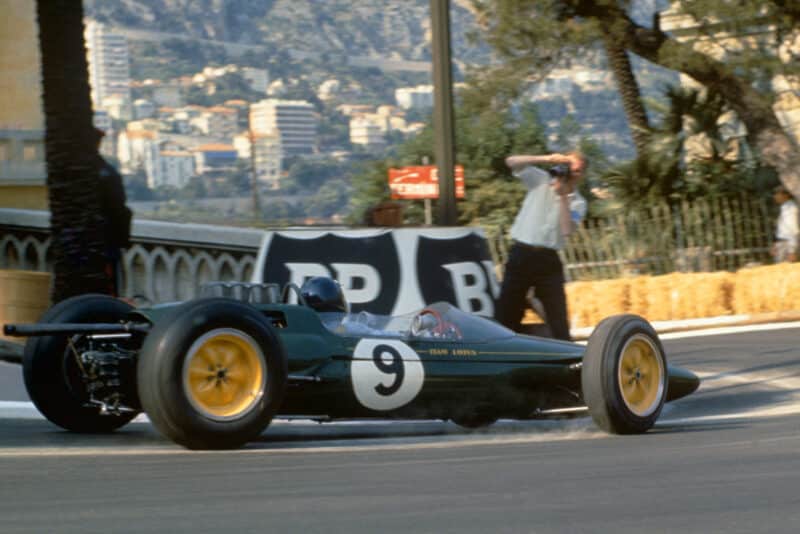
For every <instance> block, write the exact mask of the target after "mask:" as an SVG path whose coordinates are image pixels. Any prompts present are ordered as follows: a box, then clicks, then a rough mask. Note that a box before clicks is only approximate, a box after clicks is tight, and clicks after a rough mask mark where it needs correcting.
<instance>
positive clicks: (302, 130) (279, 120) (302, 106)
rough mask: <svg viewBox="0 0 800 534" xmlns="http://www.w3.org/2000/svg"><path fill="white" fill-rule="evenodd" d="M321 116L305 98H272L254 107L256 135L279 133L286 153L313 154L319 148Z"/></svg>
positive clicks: (286, 154) (251, 126) (253, 126)
mask: <svg viewBox="0 0 800 534" xmlns="http://www.w3.org/2000/svg"><path fill="white" fill-rule="evenodd" d="M317 123H318V120H317V115H316V113H315V111H314V106H312V105H311V104H310V103H309V102H306V101H304V100H280V99H275V98H268V99H266V100H261V101H260V102H258V103H256V104H252V105H251V106H250V128H251V129H252V130H253V133H254V134H257V135H258V134H277V135H278V139H279V141H280V146H281V150H282V153H283V155H284V156H295V155H304V154H311V153H313V152H315V151H316V147H317Z"/></svg>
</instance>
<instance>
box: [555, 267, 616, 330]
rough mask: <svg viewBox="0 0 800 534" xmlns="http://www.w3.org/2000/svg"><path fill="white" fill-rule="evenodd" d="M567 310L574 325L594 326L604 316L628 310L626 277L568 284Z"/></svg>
mask: <svg viewBox="0 0 800 534" xmlns="http://www.w3.org/2000/svg"><path fill="white" fill-rule="evenodd" d="M566 291H567V310H568V313H569V315H570V324H571V326H574V327H581V326H594V325H596V324H597V323H599V322H600V321H601V320H602V319H603V318H605V317H607V316H609V315H614V314H618V313H626V312H627V310H628V295H629V290H628V282H627V280H625V279H619V280H602V281H597V282H571V283H569V284H567V286H566Z"/></svg>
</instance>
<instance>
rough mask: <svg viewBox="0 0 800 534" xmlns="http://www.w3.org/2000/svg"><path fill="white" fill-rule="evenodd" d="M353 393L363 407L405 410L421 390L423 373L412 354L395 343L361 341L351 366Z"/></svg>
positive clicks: (405, 346) (408, 349)
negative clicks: (401, 408)
mask: <svg viewBox="0 0 800 534" xmlns="http://www.w3.org/2000/svg"><path fill="white" fill-rule="evenodd" d="M350 377H351V379H352V381H353V392H354V393H355V395H356V399H358V402H360V403H361V405H362V406H364V407H366V408H369V409H371V410H378V411H387V410H394V409H395V408H400V407H401V406H405V405H406V404H408V403H409V402H411V401H412V400H414V398H415V397H416V396H417V395H418V394H419V392H420V390H422V383H423V382H424V381H425V369H424V368H423V366H422V362H421V361H420V359H419V355H418V354H417V353H416V352H414V350H413V349H412V348H411V347H409V346H408V345H406V344H405V343H403V342H402V341H399V340H397V339H362V340H361V341H359V342H358V345H356V348H355V350H354V351H353V361H352V363H351V365H350Z"/></svg>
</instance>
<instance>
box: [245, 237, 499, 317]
mask: <svg viewBox="0 0 800 534" xmlns="http://www.w3.org/2000/svg"><path fill="white" fill-rule="evenodd" d="M312 276H330V277H332V278H336V279H337V280H338V281H339V283H340V284H341V285H342V288H343V289H344V292H345V295H346V297H347V300H348V302H350V305H351V309H352V311H354V312H359V311H362V310H365V311H368V312H370V313H376V314H382V315H402V314H404V313H409V312H412V311H415V310H418V309H420V308H422V307H424V306H425V305H426V304H430V303H433V302H437V301H442V300H443V301H447V302H450V303H452V304H454V305H456V306H458V307H459V308H461V309H462V310H464V311H468V312H471V313H475V314H478V315H484V316H488V317H491V316H492V315H493V314H494V303H495V299H496V298H497V296H498V294H499V291H500V288H499V286H498V284H497V279H496V278H495V274H494V264H493V263H492V258H491V255H490V253H489V246H488V243H487V242H486V238H485V236H484V234H483V231H482V230H481V229H479V228H399V229H388V228H378V229H372V228H370V229H363V230H287V231H281V232H267V233H266V235H265V236H264V240H263V241H262V244H261V250H260V251H259V255H258V259H257V261H256V266H255V269H254V272H253V282H268V283H275V284H279V285H280V286H281V287H283V286H284V285H285V284H287V283H289V282H291V283H294V284H297V285H298V286H300V285H302V284H303V282H304V281H305V280H306V279H307V278H309V277H312Z"/></svg>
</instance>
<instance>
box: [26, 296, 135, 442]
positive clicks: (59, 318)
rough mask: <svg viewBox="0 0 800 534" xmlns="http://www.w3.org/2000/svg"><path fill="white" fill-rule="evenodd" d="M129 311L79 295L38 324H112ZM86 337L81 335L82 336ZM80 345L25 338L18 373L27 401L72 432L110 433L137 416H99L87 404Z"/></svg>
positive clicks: (106, 299)
mask: <svg viewBox="0 0 800 534" xmlns="http://www.w3.org/2000/svg"><path fill="white" fill-rule="evenodd" d="M131 309H132V306H131V305H129V304H127V303H125V302H123V301H121V300H119V299H115V298H113V297H110V296H108V295H99V294H89V295H78V296H76V297H72V298H69V299H66V300H63V301H61V302H59V303H58V304H56V305H55V306H53V307H52V308H50V309H49V310H48V311H47V312H45V314H44V315H43V316H42V318H41V319H40V320H39V323H50V324H53V323H116V322H118V321H121V320H123V319H124V318H125V316H126V315H127V313H128V312H129V311H130V310H131ZM83 337H84V338H85V336H83ZM81 348H82V346H81V342H80V341H79V340H75V341H74V342H73V339H72V336H69V335H67V334H62V335H54V336H37V337H30V338H28V341H27V343H26V344H25V352H24V355H23V360H22V372H23V377H24V379H25V388H26V389H27V391H28V396H29V397H30V398H31V400H32V401H33V404H34V405H35V406H36V408H37V409H38V410H39V411H40V412H41V413H42V415H44V416H45V417H46V418H47V419H48V420H49V421H50V422H52V423H55V424H56V425H58V426H60V427H61V428H64V429H66V430H71V431H73V432H88V433H94V432H98V433H102V432H111V431H113V430H115V429H117V428H119V427H121V426H123V425H125V424H127V423H128V422H129V421H130V420H131V419H133V418H134V417H136V415H137V412H135V411H131V412H125V413H120V414H113V413H106V414H102V413H101V411H100V407H99V406H97V405H92V404H91V403H90V402H89V399H90V396H89V394H88V392H87V391H86V383H85V376H84V374H85V373H84V372H83V371H82V369H81V365H82V363H81V362H80V361H79V358H80V352H81Z"/></svg>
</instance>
